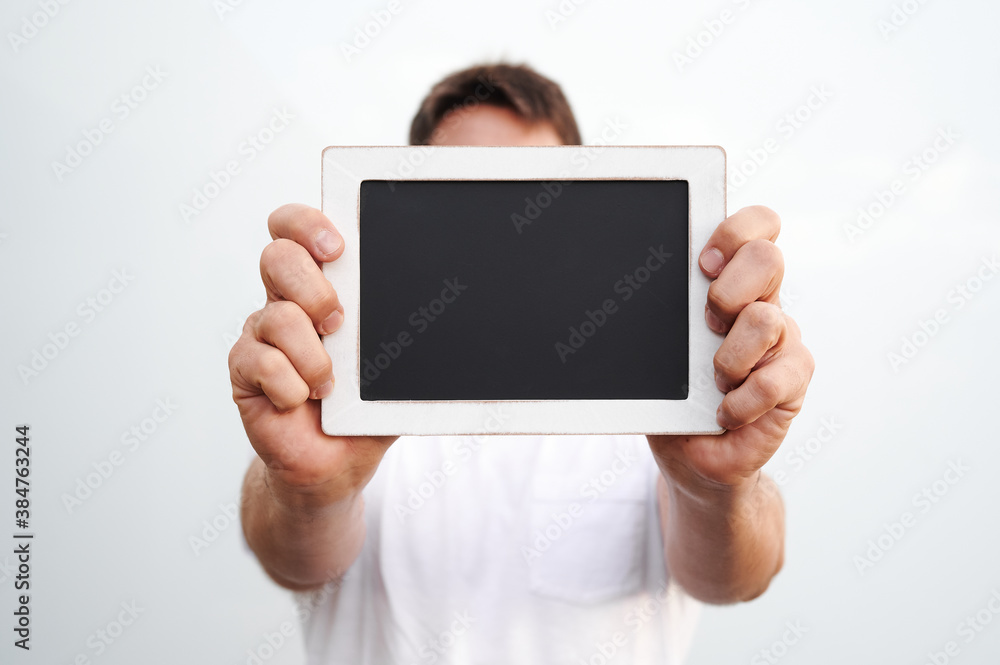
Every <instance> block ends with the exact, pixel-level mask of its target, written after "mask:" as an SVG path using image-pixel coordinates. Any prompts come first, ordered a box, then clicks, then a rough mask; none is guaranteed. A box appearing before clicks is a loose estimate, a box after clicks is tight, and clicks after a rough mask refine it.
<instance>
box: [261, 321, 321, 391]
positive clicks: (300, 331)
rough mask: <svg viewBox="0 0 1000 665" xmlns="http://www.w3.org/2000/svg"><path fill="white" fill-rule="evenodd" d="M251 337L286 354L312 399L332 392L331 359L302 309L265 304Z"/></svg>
mask: <svg viewBox="0 0 1000 665" xmlns="http://www.w3.org/2000/svg"><path fill="white" fill-rule="evenodd" d="M254 333H255V335H256V337H257V339H258V340H259V341H261V342H264V343H267V344H270V345H271V346H273V347H275V348H277V349H278V350H280V351H281V352H282V353H284V354H285V357H286V358H288V360H289V361H290V362H291V363H292V367H294V368H295V371H296V372H298V375H299V376H300V377H301V378H302V380H303V381H305V382H306V385H308V386H309V389H310V390H309V396H310V397H311V398H312V399H322V398H323V397H326V396H327V395H329V394H330V392H332V390H333V365H332V363H331V362H330V355H329V354H328V353H327V352H326V349H324V348H323V342H321V341H320V338H319V337H317V335H316V331H315V330H314V329H313V324H312V321H311V320H310V319H309V316H308V315H307V314H306V313H305V312H303V311H302V308H301V307H299V306H298V305H296V304H295V303H291V302H286V301H280V302H273V303H270V304H268V305H267V306H266V307H265V308H264V310H263V311H262V312H261V315H260V316H259V317H257V318H256V319H255V325H254Z"/></svg>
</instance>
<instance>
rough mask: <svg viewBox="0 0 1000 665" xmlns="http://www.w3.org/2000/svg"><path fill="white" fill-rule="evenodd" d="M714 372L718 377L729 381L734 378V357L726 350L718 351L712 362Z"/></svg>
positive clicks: (735, 369) (735, 368)
mask: <svg viewBox="0 0 1000 665" xmlns="http://www.w3.org/2000/svg"><path fill="white" fill-rule="evenodd" d="M712 364H713V365H714V366H715V371H716V373H717V374H719V376H721V377H723V378H725V379H730V378H733V377H735V376H736V373H737V366H736V355H735V354H734V353H733V352H732V351H730V350H728V349H719V350H718V351H717V352H716V354H715V358H714V359H713V360H712Z"/></svg>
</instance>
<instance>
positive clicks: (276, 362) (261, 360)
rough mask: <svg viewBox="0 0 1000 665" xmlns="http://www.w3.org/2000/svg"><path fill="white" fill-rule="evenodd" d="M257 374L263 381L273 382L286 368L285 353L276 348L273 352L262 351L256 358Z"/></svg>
mask: <svg viewBox="0 0 1000 665" xmlns="http://www.w3.org/2000/svg"><path fill="white" fill-rule="evenodd" d="M255 364H256V366H257V375H258V376H259V377H260V381H261V382H262V383H270V382H273V381H274V380H275V379H276V378H278V377H279V376H281V374H282V372H283V371H284V369H285V357H284V354H283V353H281V352H280V351H278V350H277V349H275V351H274V352H271V353H262V354H260V355H259V356H257V358H256V360H255Z"/></svg>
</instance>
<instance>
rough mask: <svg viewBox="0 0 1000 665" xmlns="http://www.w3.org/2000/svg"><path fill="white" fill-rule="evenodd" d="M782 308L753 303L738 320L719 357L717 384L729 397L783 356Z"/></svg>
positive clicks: (785, 328)
mask: <svg viewBox="0 0 1000 665" xmlns="http://www.w3.org/2000/svg"><path fill="white" fill-rule="evenodd" d="M785 319H786V317H785V315H784V314H783V313H782V312H781V308H780V307H778V306H777V305H772V304H771V303H766V302H759V301H758V302H752V303H750V304H749V305H747V306H746V307H744V308H743V311H742V312H740V313H739V316H737V317H736V323H734V324H733V328H732V330H730V331H729V334H727V335H726V338H725V339H724V340H722V344H721V345H720V346H719V350H718V351H716V353H715V359H714V364H715V383H716V385H718V387H719V390H721V391H722V392H724V393H728V392H729V391H731V390H732V389H733V388H736V387H738V386H740V385H741V384H742V383H743V381H744V380H745V379H746V378H747V376H749V374H750V372H751V371H752V370H753V369H754V368H757V367H762V366H764V365H765V364H767V363H768V362H770V361H771V359H773V358H774V357H775V356H776V355H777V354H779V353H781V351H782V345H783V344H784V341H785V336H786V333H787V330H788V329H787V325H786V323H785Z"/></svg>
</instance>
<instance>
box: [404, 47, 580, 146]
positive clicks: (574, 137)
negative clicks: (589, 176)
mask: <svg viewBox="0 0 1000 665" xmlns="http://www.w3.org/2000/svg"><path fill="white" fill-rule="evenodd" d="M479 104H489V105H491V106H499V107H500V108H507V109H510V110H511V111H513V112H514V113H516V114H517V115H518V116H520V117H521V118H522V119H524V120H526V121H528V122H549V123H551V124H552V126H553V128H555V130H556V133H557V134H558V135H559V138H560V139H561V140H562V142H563V143H564V144H565V145H579V144H580V143H581V141H580V130H579V129H578V128H577V126H576V118H574V117H573V111H572V109H570V107H569V102H568V101H566V97H565V96H564V95H563V92H562V89H561V88H560V87H559V84H557V83H556V82H555V81H552V80H550V79H548V78H546V77H544V76H542V75H541V74H539V73H538V72H536V71H535V70H533V69H532V68H531V67H528V66H527V65H508V64H503V63H501V64H494V65H476V66H474V67H469V68H468V69H463V70H462V71H460V72H455V73H454V74H451V75H450V76H447V77H445V78H444V79H443V80H442V81H441V82H439V83H438V84H437V85H435V86H434V87H433V88H431V91H430V92H429V93H427V97H425V98H424V101H423V102H422V103H421V104H420V109H419V110H418V111H417V114H416V115H415V116H414V117H413V123H412V124H411V125H410V145H428V144H429V143H430V141H431V138H432V137H433V135H434V132H435V130H437V129H438V125H439V124H440V123H441V120H442V119H443V118H444V117H445V116H446V115H447V114H448V113H449V112H451V111H458V112H461V110H463V109H467V108H470V107H475V106H478V105H479Z"/></svg>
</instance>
